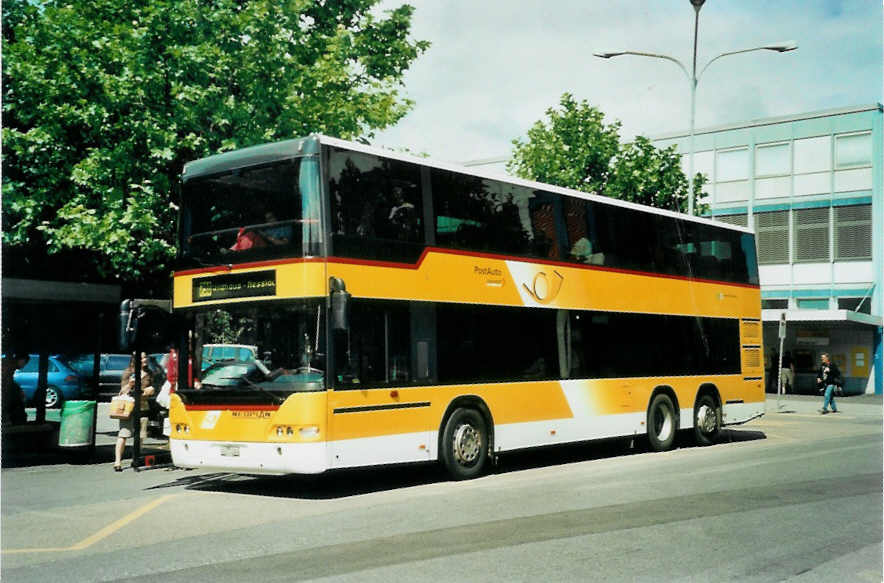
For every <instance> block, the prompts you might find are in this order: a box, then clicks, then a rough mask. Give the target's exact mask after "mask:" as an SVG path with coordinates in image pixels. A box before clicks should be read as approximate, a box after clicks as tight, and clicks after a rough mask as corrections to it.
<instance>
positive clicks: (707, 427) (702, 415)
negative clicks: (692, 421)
mask: <svg viewBox="0 0 884 583" xmlns="http://www.w3.org/2000/svg"><path fill="white" fill-rule="evenodd" d="M715 422H716V415H715V411H714V410H713V409H712V408H711V407H709V406H708V405H703V406H702V407H700V410H699V411H697V425H699V426H700V429H701V430H702V431H703V432H704V433H712V432H713V431H715Z"/></svg>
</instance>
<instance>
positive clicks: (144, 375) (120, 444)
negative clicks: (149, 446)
mask: <svg viewBox="0 0 884 583" xmlns="http://www.w3.org/2000/svg"><path fill="white" fill-rule="evenodd" d="M134 390H135V355H132V358H131V359H129V366H127V367H126V370H124V371H123V377H122V379H121V380H120V392H119V395H120V396H124V395H129V394H130V393H131V392H132V391H134ZM154 392H155V390H154V388H153V386H152V381H151V374H150V368H149V366H148V362H147V353H144V352H142V353H141V403H140V407H141V411H142V412H145V411H147V410H148V400H149V397H152V396H153V394H154ZM134 423H135V421H134V416H133V415H129V417H127V418H126V419H120V431H119V433H117V445H116V448H115V449H114V471H115V472H122V471H123V466H122V461H123V451H124V450H125V449H126V439H128V438H130V437H132V436H133V435H134V433H133V432H134V431H135V426H134ZM141 424H142V425H143V426H145V427H146V424H147V417H146V416H142V417H141ZM140 430H141V428H139V431H140Z"/></svg>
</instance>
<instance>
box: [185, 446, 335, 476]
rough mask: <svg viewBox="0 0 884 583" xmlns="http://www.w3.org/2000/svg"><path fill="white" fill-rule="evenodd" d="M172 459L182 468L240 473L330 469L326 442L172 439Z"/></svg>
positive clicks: (278, 474)
mask: <svg viewBox="0 0 884 583" xmlns="http://www.w3.org/2000/svg"><path fill="white" fill-rule="evenodd" d="M169 447H170V450H171V452H172V462H173V463H174V464H175V465H176V466H178V467H181V468H194V469H203V470H218V471H224V472H232V473H237V474H267V475H275V476H280V475H285V474H319V473H322V472H324V471H325V470H326V469H328V459H327V456H326V451H327V449H326V443H325V442H324V441H319V442H310V443H254V442H241V441H196V440H188V439H170V440H169Z"/></svg>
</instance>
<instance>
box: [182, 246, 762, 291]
mask: <svg viewBox="0 0 884 583" xmlns="http://www.w3.org/2000/svg"><path fill="white" fill-rule="evenodd" d="M430 253H439V254H440V255H460V256H463V257H478V258H481V259H491V260H496V261H518V262H519V263H537V264H541V265H552V266H555V267H569V268H572V269H587V270H591V271H606V272H609V273H622V274H625V275H642V276H645V277H660V278H664V279H679V280H682V281H696V282H700V283H715V284H722V285H729V286H735V287H744V288H749V289H760V287H761V286H760V285H759V284H753V283H739V282H735V281H724V280H719V279H705V278H700V277H688V276H686V275H675V274H671V273H655V272H652V271H641V270H638V269H623V268H620V267H605V266H603V265H586V264H582V263H570V262H567V261H555V260H552V259H539V258H534V257H530V258H529V257H512V256H507V255H497V254H494V253H483V252H480V251H464V250H462V249H440V248H438V247H426V248H424V251H423V253H421V255H420V257H419V258H418V260H417V261H416V262H415V263H406V262H401V261H398V262H397V261H381V260H377V259H357V258H353V257H329V258H328V262H329V263H337V264H342V265H365V266H369V267H389V268H393V269H420V267H421V265H422V264H423V262H424V260H425V259H426V258H427V255H429V254H430ZM321 261H325V258H323V257H306V258H301V259H278V260H274V261H255V262H252V263H239V264H236V265H219V266H215V267H202V268H198V269H186V270H183V271H176V272H175V276H179V275H197V274H202V273H217V272H219V271H232V270H233V269H245V268H253V267H265V266H273V265H291V264H297V263H317V262H321Z"/></svg>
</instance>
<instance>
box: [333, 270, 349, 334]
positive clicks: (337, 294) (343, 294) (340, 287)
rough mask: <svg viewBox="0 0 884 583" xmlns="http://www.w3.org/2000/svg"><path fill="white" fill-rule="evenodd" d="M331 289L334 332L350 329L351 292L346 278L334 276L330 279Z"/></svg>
mask: <svg viewBox="0 0 884 583" xmlns="http://www.w3.org/2000/svg"><path fill="white" fill-rule="evenodd" d="M329 289H330V290H331V326H332V331H334V332H349V331H350V297H351V296H350V293H349V292H348V291H347V286H346V284H345V283H344V280H342V279H340V278H337V277H332V278H330V279H329Z"/></svg>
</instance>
